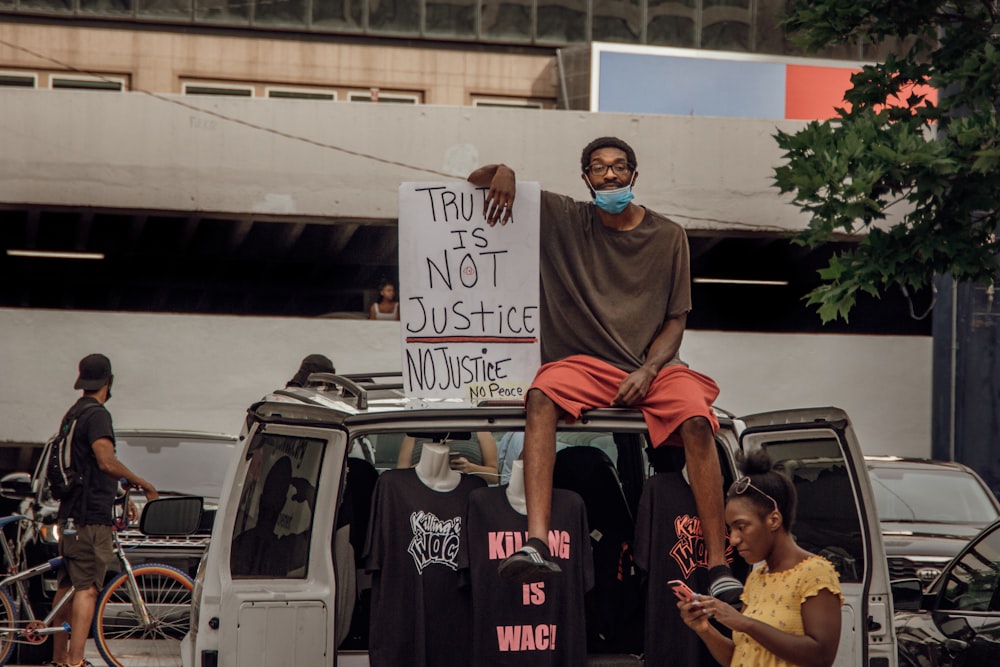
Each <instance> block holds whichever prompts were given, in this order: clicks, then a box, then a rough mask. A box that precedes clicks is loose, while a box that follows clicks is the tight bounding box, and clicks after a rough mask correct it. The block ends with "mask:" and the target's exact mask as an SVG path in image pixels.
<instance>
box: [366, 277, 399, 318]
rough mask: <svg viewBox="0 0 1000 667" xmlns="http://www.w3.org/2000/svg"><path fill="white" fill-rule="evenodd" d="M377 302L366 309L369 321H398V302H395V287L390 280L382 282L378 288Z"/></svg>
mask: <svg viewBox="0 0 1000 667" xmlns="http://www.w3.org/2000/svg"><path fill="white" fill-rule="evenodd" d="M378 296H379V300H378V301H376V302H375V303H373V304H372V305H371V308H369V309H368V319H370V320H398V319H399V301H397V300H396V285H395V283H393V282H392V281H391V280H383V281H382V282H381V283H379V286H378Z"/></svg>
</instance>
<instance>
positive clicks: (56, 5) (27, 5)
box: [18, 0, 73, 14]
mask: <svg viewBox="0 0 1000 667" xmlns="http://www.w3.org/2000/svg"><path fill="white" fill-rule="evenodd" d="M18 7H19V8H20V9H22V10H27V11H29V12H52V13H54V14H65V13H67V12H72V11H73V0H21V2H20V3H19V4H18Z"/></svg>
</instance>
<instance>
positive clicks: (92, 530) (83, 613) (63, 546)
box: [52, 354, 158, 667]
mask: <svg viewBox="0 0 1000 667" xmlns="http://www.w3.org/2000/svg"><path fill="white" fill-rule="evenodd" d="M113 382H114V375H112V374H111V361H110V360H109V359H108V358H107V357H106V356H104V355H103V354H88V355H87V356H86V357H84V358H83V359H81V360H80V375H79V377H77V379H76V384H74V385H73V388H74V389H82V390H83V396H82V397H80V399H79V400H78V401H77V402H76V403H75V404H74V405H73V407H71V408H70V409H69V412H67V413H66V416H65V417H63V420H64V423H69V422H70V421H72V420H73V419H76V420H77V422H76V428H75V430H74V432H73V442H72V443H71V448H72V454H71V456H72V465H73V467H74V468H75V469H76V470H80V471H82V472H83V479H84V484H83V487H82V489H80V491H78V492H77V493H76V494H74V495H71V496H69V497H68V498H65V499H64V500H62V502H61V503H60V505H59V522H60V526H61V528H62V532H61V535H62V536H61V538H60V540H59V552H60V554H62V556H63V569H62V570H61V571H60V574H59V590H58V591H57V592H56V601H57V602H58V600H60V599H61V598H62V597H63V596H64V595H66V594H67V593H68V592H69V590H70V588H71V586H72V587H75V588H76V594H75V595H74V597H73V600H72V603H71V604H70V605H68V606H67V607H64V608H63V609H62V610H61V611H60V614H59V616H57V617H56V619H55V620H54V623H53V624H54V625H58V624H61V623H63V622H68V623H69V624H70V627H71V628H76V629H79V631H78V632H71V633H70V637H69V640H68V641H67V640H66V638H65V637H64V635H62V634H56V635H54V636H53V642H54V643H53V647H52V664H53V665H55V666H56V667H63V666H65V667H79V666H81V665H91V663H90V662H88V661H86V660H84V659H83V649H84V645H85V644H86V642H87V631H88V630H89V628H90V625H91V621H92V620H93V617H94V607H95V605H96V603H97V595H98V592H99V587H100V586H102V585H103V583H104V575H105V573H106V571H107V566H108V563H110V562H111V558H112V556H113V552H112V546H111V530H112V522H113V516H112V507H113V504H114V500H115V495H116V493H117V486H118V480H119V479H122V478H125V479H126V480H128V482H129V483H130V484H134V485H135V486H138V487H141V488H142V490H143V491H144V492H145V494H146V498H147V500H155V499H156V498H157V496H158V494H157V492H156V489H155V488H154V487H153V485H152V484H150V483H149V482H148V481H146V480H145V479H143V478H142V477H140V476H139V475H137V474H135V473H134V472H132V471H131V470H129V469H128V467H127V466H125V464H123V463H122V462H121V461H119V460H118V457H117V456H115V433H114V428H113V427H112V425H111V413H109V412H108V410H107V408H105V407H104V404H105V403H106V402H107V401H108V399H109V398H111V385H112V383H113ZM91 667H92V666H91Z"/></svg>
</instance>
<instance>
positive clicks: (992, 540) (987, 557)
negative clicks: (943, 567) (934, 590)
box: [937, 530, 1000, 611]
mask: <svg viewBox="0 0 1000 667" xmlns="http://www.w3.org/2000/svg"><path fill="white" fill-rule="evenodd" d="M998 589H1000V530H996V531H993V533H992V534H991V535H989V536H987V537H985V538H983V539H982V540H980V541H979V543H978V544H977V545H976V546H975V547H973V548H972V549H970V550H969V552H968V553H966V554H965V555H964V556H962V558H961V560H959V561H958V562H957V563H955V566H954V567H952V568H951V570H950V571H949V572H948V578H947V580H946V581H945V585H944V592H943V593H942V594H941V600H940V602H939V603H938V607H937V608H938V609H942V610H944V609H947V610H954V611H997V602H996V601H997V600H1000V597H997V595H998V593H997V591H998Z"/></svg>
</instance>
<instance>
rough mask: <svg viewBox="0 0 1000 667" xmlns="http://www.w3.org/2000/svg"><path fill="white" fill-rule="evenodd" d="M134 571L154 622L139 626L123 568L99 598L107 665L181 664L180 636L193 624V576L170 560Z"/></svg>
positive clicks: (98, 630)
mask: <svg viewBox="0 0 1000 667" xmlns="http://www.w3.org/2000/svg"><path fill="white" fill-rule="evenodd" d="M133 572H134V573H135V581H136V584H137V585H138V587H139V591H140V593H141V594H142V597H143V600H145V602H146V607H147V609H148V610H149V615H150V617H151V619H152V623H151V624H150V625H149V626H148V627H143V625H142V623H141V621H140V620H139V618H138V616H137V615H136V612H135V609H134V608H133V606H132V597H131V595H130V593H129V587H128V576H127V575H126V574H125V573H124V572H123V573H121V574H119V575H118V576H117V577H115V578H114V579H112V580H111V581H110V582H109V583H108V585H107V586H105V587H104V590H103V591H101V594H100V596H99V597H98V598H97V610H96V612H95V613H94V641H95V643H96V644H97V650H98V651H100V653H101V657H102V658H104V661H105V662H106V663H108V665H110V666H111V667H125V666H126V665H127V666H128V667H154V666H155V667H180V665H181V639H183V638H184V635H186V634H187V631H188V629H189V628H190V627H191V588H192V586H193V584H192V582H191V578H190V577H188V576H187V575H186V574H184V573H183V572H181V571H180V570H175V569H174V568H172V567H170V566H169V565H157V564H149V565H140V566H138V567H136V568H134V570H133Z"/></svg>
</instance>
